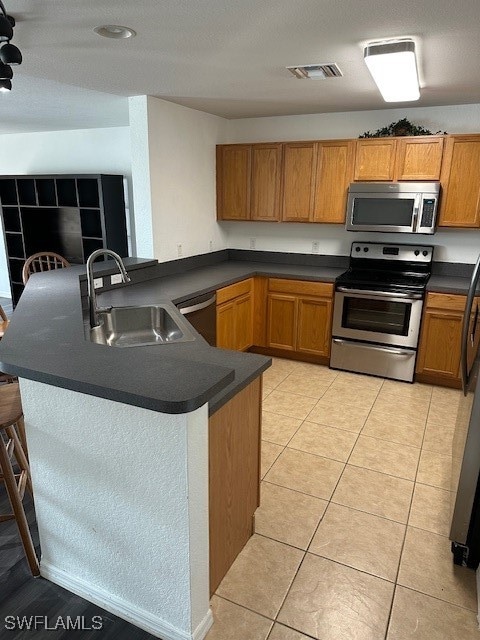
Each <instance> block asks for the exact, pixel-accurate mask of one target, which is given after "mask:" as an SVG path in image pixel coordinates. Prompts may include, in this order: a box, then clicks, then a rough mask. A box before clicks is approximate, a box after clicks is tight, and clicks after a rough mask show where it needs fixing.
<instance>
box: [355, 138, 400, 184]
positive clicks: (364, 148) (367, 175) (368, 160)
mask: <svg viewBox="0 0 480 640" xmlns="http://www.w3.org/2000/svg"><path fill="white" fill-rule="evenodd" d="M396 144H397V142H396V140H393V139H392V140H389V139H386V138H376V139H374V140H357V141H356V152H355V172H354V180H385V181H388V180H393V179H394V177H395V152H396Z"/></svg>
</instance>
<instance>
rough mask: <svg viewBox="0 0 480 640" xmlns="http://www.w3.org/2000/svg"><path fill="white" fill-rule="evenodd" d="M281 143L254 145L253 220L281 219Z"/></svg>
mask: <svg viewBox="0 0 480 640" xmlns="http://www.w3.org/2000/svg"><path fill="white" fill-rule="evenodd" d="M281 164H282V145H281V144H253V145H252V192H251V212H250V213H251V215H250V218H251V219H252V220H266V221H269V220H279V218H280V186H281V177H282V173H281Z"/></svg>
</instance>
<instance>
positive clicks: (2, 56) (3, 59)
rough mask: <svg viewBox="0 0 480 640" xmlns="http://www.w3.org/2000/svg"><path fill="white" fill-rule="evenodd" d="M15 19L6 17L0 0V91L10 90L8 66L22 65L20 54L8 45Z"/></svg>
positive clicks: (10, 79) (17, 49)
mask: <svg viewBox="0 0 480 640" xmlns="http://www.w3.org/2000/svg"><path fill="white" fill-rule="evenodd" d="M14 27H15V18H12V16H9V15H7V11H6V9H5V5H4V4H3V0H0V44H1V43H2V42H5V44H3V45H2V46H1V47H0V91H1V92H7V91H11V90H12V78H13V71H12V69H11V66H10V65H17V64H22V52H21V51H20V49H19V48H18V47H16V46H15V45H14V44H11V43H10V40H11V39H12V38H13V28H14Z"/></svg>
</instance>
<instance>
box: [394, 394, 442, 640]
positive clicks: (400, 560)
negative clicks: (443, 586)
mask: <svg viewBox="0 0 480 640" xmlns="http://www.w3.org/2000/svg"><path fill="white" fill-rule="evenodd" d="M432 398H433V387H432V391H431V393H430V401H429V403H428V410H427V415H426V417H425V425H424V428H423V435H422V442H421V446H420V455H419V456H418V461H417V468H416V471H415V479H414V481H413V489H412V495H411V498H410V505H409V507H408V514H407V522H406V525H405V533H404V535H403V542H402V547H401V549H400V555H399V559H398V567H397V574H396V576H395V582H394V588H393V595H392V602H391V604H390V611H389V613H388V620H387V629H386V631H385V640H388V634H389V632H390V625H391V621H392V613H393V605H394V602H395V596H396V594H397V586H402V585H399V584H398V577H399V575H400V567H401V565H402V559H403V552H404V550H405V542H406V540H407V533H408V523H409V520H410V514H411V512H412V504H413V497H414V495H415V487H416V482H417V476H418V469H419V467H420V459H421V457H422V447H423V441H424V440H425V432H426V430H427V421H428V415H429V413H430V407H431V405H432ZM424 595H427V594H424Z"/></svg>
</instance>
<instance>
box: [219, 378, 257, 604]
mask: <svg viewBox="0 0 480 640" xmlns="http://www.w3.org/2000/svg"><path fill="white" fill-rule="evenodd" d="M261 394H262V384H261V377H260V378H257V379H256V380H254V381H253V382H251V383H250V384H249V385H248V386H247V387H246V388H245V389H243V390H242V391H240V392H239V393H238V394H237V395H236V396H235V397H234V398H232V399H231V400H230V401H229V402H227V404H225V405H224V406H223V407H221V408H220V409H219V410H218V411H217V412H216V413H214V414H213V415H212V416H211V417H210V420H209V445H208V446H209V519H210V595H213V593H215V591H216V589H217V587H218V585H219V584H220V582H221V581H222V579H223V577H224V576H225V574H226V573H227V571H228V569H229V568H230V566H231V565H232V564H233V561H234V560H235V558H236V557H237V555H238V554H239V553H240V551H241V550H242V549H243V547H244V546H245V544H246V543H247V542H248V540H249V538H250V536H251V535H252V534H253V532H254V514H255V510H256V509H257V507H258V506H259V504H260V441H261V440H260V438H261Z"/></svg>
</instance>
